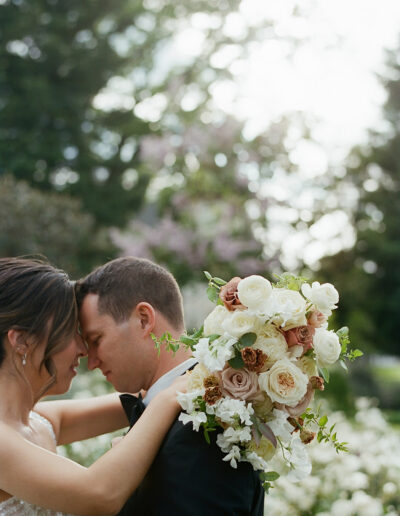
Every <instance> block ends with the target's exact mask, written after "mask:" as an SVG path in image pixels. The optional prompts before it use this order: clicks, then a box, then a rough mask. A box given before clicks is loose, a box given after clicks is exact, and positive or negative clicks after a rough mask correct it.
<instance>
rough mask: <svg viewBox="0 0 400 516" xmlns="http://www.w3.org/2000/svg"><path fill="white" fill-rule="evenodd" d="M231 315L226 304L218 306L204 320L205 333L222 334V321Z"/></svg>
mask: <svg viewBox="0 0 400 516" xmlns="http://www.w3.org/2000/svg"><path fill="white" fill-rule="evenodd" d="M229 316H230V312H229V311H228V310H227V309H226V308H225V307H224V306H221V305H218V306H216V307H215V308H214V310H213V311H212V312H210V313H209V314H208V316H207V317H206V318H205V320H204V335H222V334H223V333H224V329H223V327H222V323H223V322H224V320H225V319H226V318H227V317H229Z"/></svg>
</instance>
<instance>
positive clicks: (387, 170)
mask: <svg viewBox="0 0 400 516" xmlns="http://www.w3.org/2000/svg"><path fill="white" fill-rule="evenodd" d="M389 68H390V73H388V79H386V80H385V81H384V83H385V86H386V88H387V92H388V100H387V102H386V104H385V107H384V117H385V120H386V124H385V128H384V130H383V131H381V132H378V131H371V133H370V141H369V144H368V146H366V147H359V148H356V149H354V150H353V152H352V153H351V155H350V157H349V165H348V173H347V176H346V179H345V180H344V181H347V182H348V183H349V184H350V186H353V187H354V186H355V187H356V189H357V191H358V195H359V197H358V203H357V207H356V210H355V212H354V215H353V218H354V220H353V224H354V227H355V228H356V232H357V241H356V244H355V246H354V248H353V249H351V250H350V251H347V252H342V253H339V254H338V255H336V256H333V257H330V258H326V259H325V260H323V261H322V264H321V272H322V274H324V275H326V276H327V277H330V278H333V279H334V282H335V284H336V285H337V287H338V289H339V290H340V292H341V302H340V311H339V313H338V317H339V318H340V319H341V321H340V322H342V323H346V324H348V325H349V326H350V327H351V330H352V337H353V339H352V340H353V341H354V342H356V345H357V346H358V347H361V348H362V349H370V350H375V351H377V352H378V353H381V352H385V353H390V354H395V355H400V347H399V343H400V338H399V332H398V319H399V315H400V267H399V263H400V223H399V221H400V132H399V116H400V80H399V77H400V65H399V62H398V55H397V53H396V52H395V53H393V54H391V56H390V59H389ZM342 181H343V180H342Z"/></svg>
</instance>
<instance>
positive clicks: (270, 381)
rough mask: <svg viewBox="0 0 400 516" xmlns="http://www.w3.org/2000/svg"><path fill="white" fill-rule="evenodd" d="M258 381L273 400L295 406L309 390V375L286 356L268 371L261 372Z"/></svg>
mask: <svg viewBox="0 0 400 516" xmlns="http://www.w3.org/2000/svg"><path fill="white" fill-rule="evenodd" d="M258 383H259V385H260V388H261V389H262V390H264V391H265V392H266V393H267V394H268V396H269V397H270V398H271V400H272V401H276V402H278V403H283V404H284V405H288V406H289V407H295V406H296V405H297V404H298V402H299V401H300V400H301V399H302V398H303V397H304V396H305V394H306V392H307V385H308V376H307V375H306V374H304V373H303V372H302V371H301V370H300V369H299V368H298V367H297V366H296V365H294V364H293V362H290V360H288V359H287V358H284V359H282V360H278V362H276V363H275V364H274V365H273V366H272V367H271V369H270V370H269V371H267V372H266V373H261V374H260V375H259V377H258Z"/></svg>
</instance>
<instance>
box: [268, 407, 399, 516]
mask: <svg viewBox="0 0 400 516" xmlns="http://www.w3.org/2000/svg"><path fill="white" fill-rule="evenodd" d="M357 409H358V412H357V414H356V416H355V420H354V421H353V422H350V421H349V420H346V419H345V417H344V415H343V414H342V413H339V412H337V413H334V414H331V415H330V420H331V421H332V422H335V423H336V428H337V431H338V432H340V436H341V438H343V439H345V440H346V441H347V442H348V448H349V453H340V454H337V453H336V452H335V450H334V448H333V447H332V446H329V445H328V444H323V443H321V444H320V445H318V446H315V444H314V443H311V444H310V445H309V446H308V452H309V456H310V458H311V461H312V474H311V475H310V476H308V477H306V478H304V479H303V480H302V481H301V482H299V483H297V484H293V483H292V482H290V481H289V480H288V478H286V477H284V476H281V477H280V478H279V479H278V480H277V481H276V482H275V483H274V489H271V490H270V493H269V496H267V497H266V499H265V515H266V516H282V515H285V516H383V515H389V516H397V515H398V514H400V489H399V486H400V431H399V430H396V429H394V428H393V427H391V426H390V425H389V424H388V423H387V422H386V420H385V419H384V417H383V415H382V413H381V411H380V410H379V409H377V408H376V407H374V406H372V404H371V402H370V401H369V400H367V399H365V398H361V399H359V400H358V401H357Z"/></svg>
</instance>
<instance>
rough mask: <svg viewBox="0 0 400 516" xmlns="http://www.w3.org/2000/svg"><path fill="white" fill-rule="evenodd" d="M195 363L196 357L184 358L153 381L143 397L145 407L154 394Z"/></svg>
mask: <svg viewBox="0 0 400 516" xmlns="http://www.w3.org/2000/svg"><path fill="white" fill-rule="evenodd" d="M196 363H197V359H196V358H189V359H188V360H185V361H184V362H182V363H181V364H178V365H177V366H176V367H174V368H173V369H171V370H170V371H168V372H167V373H165V374H164V375H163V376H161V378H159V379H158V380H157V381H156V382H155V383H153V385H152V386H151V387H150V389H149V390H148V391H147V394H146V396H145V397H144V398H143V403H144V404H145V405H146V407H147V405H148V404H149V403H150V401H151V400H152V399H153V398H154V396H155V395H156V394H158V393H159V392H161V391H163V390H164V389H166V388H167V387H169V386H170V385H171V383H172V382H173V381H174V380H175V378H178V376H180V375H181V374H183V373H184V372H185V371H187V370H188V369H189V368H190V367H192V366H193V365H194V364H196Z"/></svg>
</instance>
